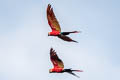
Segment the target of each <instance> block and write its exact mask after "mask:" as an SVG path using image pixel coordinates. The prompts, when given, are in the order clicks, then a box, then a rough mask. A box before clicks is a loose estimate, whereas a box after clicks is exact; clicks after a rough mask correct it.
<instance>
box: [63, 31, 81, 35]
mask: <svg viewBox="0 0 120 80" xmlns="http://www.w3.org/2000/svg"><path fill="white" fill-rule="evenodd" d="M70 33H80V31H72V32H61V34H63V35H69V34H70Z"/></svg>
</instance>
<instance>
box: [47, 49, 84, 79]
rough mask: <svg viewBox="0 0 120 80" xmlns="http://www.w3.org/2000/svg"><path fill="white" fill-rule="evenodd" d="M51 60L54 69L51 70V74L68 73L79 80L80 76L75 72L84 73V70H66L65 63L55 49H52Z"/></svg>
mask: <svg viewBox="0 0 120 80" xmlns="http://www.w3.org/2000/svg"><path fill="white" fill-rule="evenodd" d="M50 60H51V61H52V63H53V66H54V68H52V69H49V73H64V72H67V73H69V74H72V75H73V76H76V77H78V78H79V76H77V75H76V74H75V73H73V71H75V72H83V71H82V70H72V69H71V68H70V69H64V63H63V61H62V60H61V59H60V58H59V57H58V56H57V54H56V52H55V50H53V48H51V49H50Z"/></svg>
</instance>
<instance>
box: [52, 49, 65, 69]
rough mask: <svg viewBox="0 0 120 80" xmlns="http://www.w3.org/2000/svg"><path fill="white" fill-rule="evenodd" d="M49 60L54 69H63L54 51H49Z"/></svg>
mask: <svg viewBox="0 0 120 80" xmlns="http://www.w3.org/2000/svg"><path fill="white" fill-rule="evenodd" d="M50 59H51V61H52V63H53V65H54V68H55V67H56V68H64V64H63V62H62V60H61V59H59V57H58V56H57V54H56V52H55V50H53V48H51V49H50Z"/></svg>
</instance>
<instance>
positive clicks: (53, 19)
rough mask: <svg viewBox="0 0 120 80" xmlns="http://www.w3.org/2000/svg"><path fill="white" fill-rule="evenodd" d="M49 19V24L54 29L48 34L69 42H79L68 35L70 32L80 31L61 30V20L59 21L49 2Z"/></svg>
mask: <svg viewBox="0 0 120 80" xmlns="http://www.w3.org/2000/svg"><path fill="white" fill-rule="evenodd" d="M47 19H48V24H49V25H50V27H51V29H52V32H49V33H48V36H57V37H59V38H61V39H62V40H64V41H68V42H77V41H75V40H72V39H71V38H70V37H68V36H66V35H69V34H70V33H79V31H71V32H61V28H60V25H59V22H58V21H57V19H56V17H55V14H54V12H53V8H51V5H50V4H48V7H47Z"/></svg>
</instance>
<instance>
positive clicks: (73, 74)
mask: <svg viewBox="0 0 120 80" xmlns="http://www.w3.org/2000/svg"><path fill="white" fill-rule="evenodd" d="M68 73H69V74H71V75H73V76H76V77H78V78H80V77H79V76H78V75H76V74H75V73H73V72H68Z"/></svg>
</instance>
